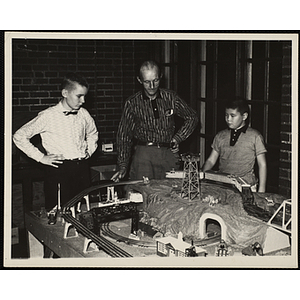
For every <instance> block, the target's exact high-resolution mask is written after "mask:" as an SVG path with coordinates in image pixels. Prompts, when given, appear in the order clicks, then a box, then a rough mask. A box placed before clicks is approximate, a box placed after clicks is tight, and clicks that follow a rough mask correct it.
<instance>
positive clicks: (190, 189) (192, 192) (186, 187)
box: [181, 154, 200, 201]
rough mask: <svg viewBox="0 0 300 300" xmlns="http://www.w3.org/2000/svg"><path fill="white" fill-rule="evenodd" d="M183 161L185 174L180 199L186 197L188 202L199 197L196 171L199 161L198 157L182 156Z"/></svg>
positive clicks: (197, 172) (198, 182) (197, 173)
mask: <svg viewBox="0 0 300 300" xmlns="http://www.w3.org/2000/svg"><path fill="white" fill-rule="evenodd" d="M182 160H183V161H184V166H183V170H184V172H185V175H184V178H183V181H182V188H181V197H182V198H186V197H188V199H189V201H192V200H193V199H195V198H196V197H197V196H198V195H199V196H200V181H199V171H198V161H200V155H192V154H185V155H182Z"/></svg>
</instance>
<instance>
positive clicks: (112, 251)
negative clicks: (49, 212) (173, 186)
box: [62, 180, 144, 257]
mask: <svg viewBox="0 0 300 300" xmlns="http://www.w3.org/2000/svg"><path fill="white" fill-rule="evenodd" d="M138 183H144V181H143V180H135V181H123V182H110V183H105V184H100V185H97V186H92V187H90V188H87V189H85V190H83V191H82V192H80V193H79V194H77V195H76V196H75V197H74V198H72V199H71V200H70V201H69V202H67V203H66V204H65V205H63V207H62V217H63V218H64V219H65V221H66V222H68V223H70V224H72V225H73V226H74V228H76V230H77V231H78V232H80V233H82V234H83V235H84V236H85V237H86V238H88V239H90V240H92V241H93V242H94V243H95V244H96V245H97V246H98V247H99V249H101V250H103V251H104V252H106V253H107V254H108V255H110V256H111V257H132V255H131V254H129V253H128V252H126V251H125V250H123V249H121V248H120V247H118V246H117V245H115V244H114V243H112V242H111V241H109V240H108V239H106V238H105V237H103V236H98V235H97V234H95V233H93V232H92V231H91V230H89V229H88V228H86V227H85V226H84V225H83V224H81V222H80V221H79V220H77V219H76V218H75V217H74V216H73V215H72V210H71V209H72V207H74V206H75V205H76V204H77V203H78V202H81V201H82V198H83V197H85V196H86V195H88V194H89V193H91V192H93V191H95V190H98V189H101V188H105V187H110V186H120V185H130V184H138Z"/></svg>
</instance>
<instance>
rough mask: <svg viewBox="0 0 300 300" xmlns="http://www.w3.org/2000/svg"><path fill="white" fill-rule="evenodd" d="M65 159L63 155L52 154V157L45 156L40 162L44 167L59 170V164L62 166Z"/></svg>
mask: <svg viewBox="0 0 300 300" xmlns="http://www.w3.org/2000/svg"><path fill="white" fill-rule="evenodd" d="M63 159H64V158H63V155H57V154H50V155H44V156H43V158H42V159H41V160H40V162H41V163H42V164H44V165H48V166H51V167H54V168H58V165H57V164H62V163H63V161H62V160H63Z"/></svg>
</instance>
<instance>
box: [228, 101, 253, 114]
mask: <svg viewBox="0 0 300 300" xmlns="http://www.w3.org/2000/svg"><path fill="white" fill-rule="evenodd" d="M225 108H231V109H237V110H238V111H239V112H240V114H241V115H243V114H244V113H247V114H248V115H249V113H250V109H249V105H248V103H247V100H245V99H241V98H236V99H233V100H232V99H231V100H228V101H227V102H226V103H225Z"/></svg>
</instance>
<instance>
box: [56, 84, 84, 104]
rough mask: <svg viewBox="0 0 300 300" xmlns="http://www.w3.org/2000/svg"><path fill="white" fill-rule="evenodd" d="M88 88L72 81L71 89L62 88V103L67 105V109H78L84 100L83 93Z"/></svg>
mask: <svg viewBox="0 0 300 300" xmlns="http://www.w3.org/2000/svg"><path fill="white" fill-rule="evenodd" d="M87 92H88V89H87V88H86V87H85V86H82V85H80V84H78V83H77V82H75V83H74V86H73V89H68V90H67V89H64V90H62V95H63V97H64V98H65V101H64V103H65V104H66V105H65V106H67V107H66V108H67V109H70V108H71V109H72V110H78V109H79V108H80V107H81V106H82V104H83V103H84V102H85V99H84V98H85V95H86V94H87Z"/></svg>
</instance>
